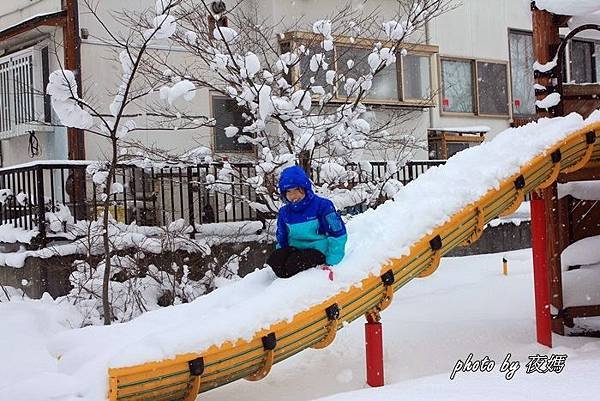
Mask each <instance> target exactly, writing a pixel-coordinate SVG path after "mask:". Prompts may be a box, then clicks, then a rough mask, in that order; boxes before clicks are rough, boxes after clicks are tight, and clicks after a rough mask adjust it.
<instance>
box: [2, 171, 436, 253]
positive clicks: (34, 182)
mask: <svg viewBox="0 0 600 401" xmlns="http://www.w3.org/2000/svg"><path fill="white" fill-rule="evenodd" d="M90 163H91V162H67V161H65V162H52V161H44V162H39V163H29V164H25V165H20V166H15V167H12V168H4V169H0V224H12V225H13V226H14V227H20V228H23V229H26V230H39V232H40V236H39V239H40V241H41V244H40V245H44V244H45V243H46V233H47V232H48V231H53V232H55V233H56V232H57V231H60V230H57V226H56V225H57V222H58V225H59V226H62V230H66V224H67V222H68V221H70V222H76V221H81V220H84V221H91V220H95V219H96V218H97V217H99V216H100V215H101V214H102V212H103V202H102V200H101V199H102V194H101V190H100V188H99V187H98V185H97V184H96V183H94V181H93V180H92V179H91V178H90V177H89V175H87V173H86V168H87V166H88V164H90ZM443 163H444V161H429V160H425V161H410V162H408V163H406V165H404V166H402V167H400V168H399V169H398V170H397V171H396V172H395V173H394V174H392V175H391V176H388V175H387V168H388V164H387V163H386V162H371V169H370V172H369V173H368V174H365V173H364V171H363V173H362V174H356V177H355V178H354V179H353V180H351V182H350V185H352V184H357V183H361V182H366V181H377V180H385V179H388V178H390V177H391V178H394V179H396V180H398V181H401V182H402V183H403V184H407V183H408V182H410V181H412V180H414V179H415V178H417V177H418V176H419V175H421V174H422V173H424V172H425V171H426V170H427V169H429V168H430V167H432V166H438V165H440V164H443ZM222 167H223V165H222V164H219V163H211V164H198V165H193V166H166V167H138V166H135V165H127V164H123V165H119V166H118V167H117V172H116V176H115V178H114V182H116V183H119V184H121V185H122V187H123V189H124V190H123V191H120V192H118V193H116V194H114V195H111V197H110V206H109V211H110V213H111V215H112V217H113V218H114V219H116V220H117V221H118V222H121V223H124V224H131V223H135V224H138V225H142V226H166V225H168V224H170V223H171V222H173V221H176V220H178V219H184V220H185V221H186V222H187V223H189V224H190V225H191V226H192V227H194V228H195V227H196V225H197V224H205V223H219V222H235V221H247V220H262V219H265V218H269V217H274V216H269V215H266V214H261V213H260V212H257V210H256V209H254V208H251V207H250V206H249V205H248V202H249V201H250V202H252V201H257V200H258V199H257V194H256V192H255V191H254V190H253V189H252V188H251V187H250V186H249V185H247V184H245V183H244V181H245V179H247V178H249V177H252V176H254V175H256V170H255V165H254V164H252V163H237V164H236V163H231V167H232V170H231V171H230V174H229V176H230V179H228V180H220V179H219V178H220V177H219V172H220V171H222ZM347 167H348V169H350V170H355V171H358V170H360V167H359V165H356V164H351V165H349V166H347ZM311 175H312V178H313V179H314V181H315V183H317V184H318V185H319V184H321V183H322V180H321V175H320V171H319V170H318V169H317V170H316V171H313V172H312V174H311ZM211 176H212V177H211ZM215 178H216V180H215ZM207 182H215V183H216V184H217V185H218V190H216V191H215V190H210V189H209V188H208V184H207ZM266 186H267V187H269V185H266ZM269 188H270V190H273V191H276V188H275V186H274V185H273V184H271V186H270V187H269ZM58 228H60V227H58ZM192 235H193V234H192Z"/></svg>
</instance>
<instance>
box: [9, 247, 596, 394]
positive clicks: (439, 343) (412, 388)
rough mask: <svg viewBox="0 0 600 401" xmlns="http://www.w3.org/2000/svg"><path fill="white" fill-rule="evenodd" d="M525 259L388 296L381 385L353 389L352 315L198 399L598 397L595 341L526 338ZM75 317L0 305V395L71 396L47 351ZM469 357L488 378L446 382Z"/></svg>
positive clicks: (356, 354)
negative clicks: (533, 358) (509, 371)
mask: <svg viewBox="0 0 600 401" xmlns="http://www.w3.org/2000/svg"><path fill="white" fill-rule="evenodd" d="M502 257H506V258H507V259H508V261H509V274H508V276H503V275H502V274H501V272H502ZM531 263H532V262H531V251H530V250H520V251H514V252H508V253H499V254H490V255H478V256H468V257H461V258H444V259H442V263H441V265H440V268H439V269H438V270H437V272H436V273H435V274H434V275H432V276H431V277H429V278H426V279H422V280H414V281H412V282H410V283H409V284H408V285H407V286H406V287H404V288H402V289H401V290H400V291H398V292H397V293H396V296H395V300H394V302H393V304H392V306H391V307H390V308H389V309H388V310H386V311H385V312H383V314H382V317H383V323H384V341H385V367H386V371H385V378H386V386H385V387H383V388H378V389H371V388H367V386H366V385H365V379H364V376H365V369H364V363H365V362H364V333H363V331H364V329H363V321H361V320H360V319H359V320H357V321H355V322H354V323H352V324H350V325H349V326H348V327H346V328H345V329H344V330H341V331H340V332H339V333H338V336H337V338H336V340H335V342H334V343H333V344H332V345H331V346H330V347H328V348H326V349H324V350H307V351H304V352H302V353H300V354H298V355H297V356H295V357H293V358H291V359H289V360H287V361H284V362H282V363H280V364H278V365H275V366H274V368H273V370H272V371H271V373H270V374H269V376H267V378H266V379H264V380H262V381H260V382H256V383H250V382H247V381H244V380H242V381H238V382H235V383H232V384H230V385H228V386H225V387H223V388H220V389H216V390H214V391H211V392H209V393H206V394H203V395H202V396H201V397H200V398H199V399H202V400H205V401H213V400H214V401H216V400H219V401H235V400H244V401H247V400H263V401H275V400H277V401H282V400H290V401H292V400H293V401H301V400H315V399H320V398H321V397H326V398H324V400H327V401H342V400H343V401H358V400H361V401H362V400H369V401H373V400H386V401H387V400H421V399H422V400H432V399H435V400H455V399H456V400H482V399H489V400H497V399H505V400H528V401H529V400H536V399H554V397H555V394H565V389H568V395H569V399H570V400H577V399H586V400H589V399H594V397H595V396H596V394H598V393H599V391H600V382H598V380H597V377H598V375H600V339H593V338H581V337H560V336H554V343H555V348H554V349H552V350H550V349H547V348H545V347H542V346H539V345H537V344H536V343H535V322H534V318H533V316H534V309H533V282H532V274H531V272H532V265H531ZM596 268H597V269H598V270H600V266H597V267H596ZM590 269H593V267H590ZM567 274H575V275H577V274H581V272H578V271H571V272H568V273H567ZM12 295H13V300H14V299H16V298H18V297H17V296H16V294H14V293H13V294H12ZM79 319H80V317H79V316H77V314H76V312H75V311H74V310H73V309H71V308H70V307H69V306H68V305H64V304H62V305H56V304H55V303H54V302H53V301H51V300H49V299H43V300H40V301H16V302H14V301H13V302H11V303H7V302H2V303H0V321H1V322H2V331H1V334H0V338H2V340H3V341H1V342H0V355H1V356H2V363H0V400H2V401H5V400H6V401H9V400H10V401H15V400H24V401H25V400H27V401H31V400H48V401H49V400H53V401H58V400H65V399H68V398H67V396H62V395H66V394H72V393H73V390H74V389H76V388H77V386H76V384H75V383H69V382H68V381H66V380H65V375H63V374H59V372H58V368H57V361H56V359H55V358H54V357H53V356H52V355H51V354H50V352H49V349H51V348H52V344H53V343H54V340H55V339H56V336H57V335H59V334H60V333H61V332H64V331H65V330H67V329H68V327H71V326H75V327H76V326H77V325H78V324H79ZM63 334H64V333H63ZM89 346H90V348H93V347H94V344H90V345H89ZM469 353H473V358H474V359H480V358H483V357H484V356H488V357H489V358H490V359H492V360H494V361H496V366H495V368H494V369H493V371H492V372H489V373H488V372H486V373H481V372H479V373H457V374H456V377H455V378H454V380H450V373H451V372H452V369H453V367H454V365H455V364H456V362H457V361H458V360H459V359H462V360H465V358H466V357H467V355H468V354H469ZM507 353H510V354H511V355H512V358H511V360H512V361H520V369H519V370H518V371H516V373H515V375H514V378H513V379H512V380H510V381H508V380H506V379H505V377H504V373H500V372H499V368H500V364H501V363H502V361H503V359H504V358H505V356H506V355H507ZM538 353H539V354H542V355H551V354H567V355H568V358H567V361H566V364H565V368H564V370H563V372H562V373H560V374H556V373H553V372H549V373H546V374H540V373H536V374H527V373H526V364H527V362H528V356H529V355H535V354H538ZM53 383H54V384H55V385H53Z"/></svg>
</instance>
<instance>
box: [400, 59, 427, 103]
mask: <svg viewBox="0 0 600 401" xmlns="http://www.w3.org/2000/svg"><path fill="white" fill-rule="evenodd" d="M429 63H430V59H429V56H418V55H414V54H407V55H406V56H403V57H402V65H403V70H402V73H403V76H402V85H403V86H404V98H405V99H419V100H420V99H429V97H430V96H431V80H430V75H429V70H430V67H429Z"/></svg>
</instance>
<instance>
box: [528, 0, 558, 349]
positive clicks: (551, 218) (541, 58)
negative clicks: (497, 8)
mask: <svg viewBox="0 0 600 401" xmlns="http://www.w3.org/2000/svg"><path fill="white" fill-rule="evenodd" d="M531 12H532V24H533V53H534V57H535V59H536V60H537V61H538V62H539V63H541V64H544V63H547V62H549V61H551V60H552V59H553V58H554V55H555V52H556V49H557V48H558V45H559V44H560V36H559V29H558V25H557V23H556V20H555V19H554V16H553V15H552V14H551V13H549V12H547V11H543V10H538V9H537V8H536V7H535V2H532V10H531ZM558 75H559V77H558V79H561V77H560V73H559V74H558ZM536 82H537V83H538V84H540V85H543V86H546V87H550V86H553V84H554V83H553V82H552V79H551V78H549V77H545V76H540V77H538V78H537V81H536ZM541 97H543V95H542V96H541ZM553 113H554V110H552V109H551V110H549V111H546V110H541V109H537V116H538V118H541V117H553V116H554V114H553ZM541 199H542V200H543V204H542V203H540V202H541V200H540V199H539V198H538V197H537V196H534V200H533V201H532V207H531V213H532V215H531V220H532V236H533V238H532V245H533V248H534V249H533V252H534V272H535V273H536V275H537V276H536V279H535V286H536V288H535V291H536V310H537V313H536V317H537V319H538V322H537V324H538V341H539V342H541V343H544V344H545V345H548V346H551V338H550V339H549V340H548V342H549V343H546V340H547V338H546V336H543V339H542V341H540V338H541V337H540V333H539V330H540V329H541V327H545V325H546V322H545V321H544V322H542V321H539V320H540V319H544V320H545V319H546V315H545V314H542V311H540V310H539V309H538V308H542V307H543V305H545V304H546V301H547V302H548V304H550V303H551V302H554V300H555V299H560V300H561V302H560V304H561V306H562V288H561V285H560V283H561V280H560V274H561V271H560V254H559V245H558V225H557V223H558V199H557V194H556V183H554V184H553V185H551V186H549V187H548V188H545V189H544V190H542V192H541ZM534 203H535V206H534ZM541 221H544V227H545V230H543V231H542V230H540V229H539V227H538V229H537V230H534V227H533V226H534V222H538V224H539V223H540V222H541ZM544 232H545V234H546V235H545V237H546V238H545V241H540V240H539V238H538V239H537V240H536V238H535V236H540V235H542V236H543V235H544ZM536 255H537V257H536ZM542 258H543V259H545V260H542ZM542 270H546V271H545V272H543V271H542ZM543 277H547V279H548V281H549V282H548V283H541V282H540V280H541V279H542V278H543ZM544 279H545V278H544ZM544 287H546V288H544ZM548 288H549V289H550V291H548V290H547V289H548ZM545 292H549V293H545ZM546 297H547V298H548V299H547V300H546ZM555 306H556V305H555ZM545 313H547V314H548V318H549V316H550V311H549V310H548V311H546V312H545ZM558 331H560V330H558Z"/></svg>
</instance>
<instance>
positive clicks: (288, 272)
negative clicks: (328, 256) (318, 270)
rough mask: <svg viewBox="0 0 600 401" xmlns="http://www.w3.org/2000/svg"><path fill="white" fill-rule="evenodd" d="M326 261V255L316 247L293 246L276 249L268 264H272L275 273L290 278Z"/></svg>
mask: <svg viewBox="0 0 600 401" xmlns="http://www.w3.org/2000/svg"><path fill="white" fill-rule="evenodd" d="M324 263H325V255H323V254H322V253H321V252H319V251H318V250H316V249H298V248H294V247H292V246H288V247H286V248H280V249H276V250H275V252H273V253H272V254H271V256H269V259H268V260H267V264H268V265H269V266H271V268H272V269H273V271H274V272H275V275H276V276H277V277H281V278H289V277H292V276H293V275H295V274H298V273H300V272H301V271H303V270H307V269H310V268H311V267H315V266H318V265H322V264H324Z"/></svg>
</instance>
